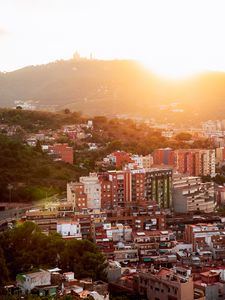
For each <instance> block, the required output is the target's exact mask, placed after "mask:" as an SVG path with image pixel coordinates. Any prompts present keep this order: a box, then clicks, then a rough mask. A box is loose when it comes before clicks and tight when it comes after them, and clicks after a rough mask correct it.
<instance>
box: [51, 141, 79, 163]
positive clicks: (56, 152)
mask: <svg viewBox="0 0 225 300" xmlns="http://www.w3.org/2000/svg"><path fill="white" fill-rule="evenodd" d="M48 150H49V154H51V155H53V156H54V159H55V160H62V161H64V162H66V163H69V164H73V148H72V147H69V145H68V144H67V143H64V144H59V143H58V144H54V145H52V146H51V145H49V147H48Z"/></svg>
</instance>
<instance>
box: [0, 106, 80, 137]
mask: <svg viewBox="0 0 225 300" xmlns="http://www.w3.org/2000/svg"><path fill="white" fill-rule="evenodd" d="M83 120H85V118H84V117H82V116H81V113H80V112H73V113H67V111H62V112H57V113H50V112H44V111H32V110H18V109H0V123H3V124H7V125H11V126H12V125H14V126H20V127H21V129H22V131H23V130H24V131H25V132H38V131H39V130H44V129H53V130H54V129H59V128H60V127H61V126H62V125H64V124H75V123H80V122H82V121H83Z"/></svg>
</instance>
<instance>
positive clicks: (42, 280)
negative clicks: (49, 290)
mask: <svg viewBox="0 0 225 300" xmlns="http://www.w3.org/2000/svg"><path fill="white" fill-rule="evenodd" d="M16 283H17V286H18V287H19V288H20V289H21V291H22V293H24V294H25V293H26V292H28V293H29V292H30V291H31V290H32V289H33V288H35V287H37V286H38V287H40V286H48V285H51V273H50V272H48V271H45V270H40V271H38V272H31V273H26V274H18V275H17V276H16Z"/></svg>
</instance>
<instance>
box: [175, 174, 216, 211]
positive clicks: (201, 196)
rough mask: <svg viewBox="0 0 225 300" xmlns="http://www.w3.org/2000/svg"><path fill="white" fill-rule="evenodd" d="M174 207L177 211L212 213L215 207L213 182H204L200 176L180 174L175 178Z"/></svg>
mask: <svg viewBox="0 0 225 300" xmlns="http://www.w3.org/2000/svg"><path fill="white" fill-rule="evenodd" d="M172 194H173V209H174V211H175V212H177V213H189V212H198V211H199V212H205V213H211V212H213V211H214V208H215V189H214V183H213V182H207V183H202V181H201V178H200V177H194V176H192V177H191V176H180V175H176V176H174V178H173V192H172Z"/></svg>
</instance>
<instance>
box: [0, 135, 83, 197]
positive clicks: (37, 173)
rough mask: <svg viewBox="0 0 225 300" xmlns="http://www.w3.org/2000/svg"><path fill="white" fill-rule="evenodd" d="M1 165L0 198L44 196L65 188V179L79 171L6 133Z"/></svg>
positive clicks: (0, 147) (2, 139)
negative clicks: (54, 160) (55, 160)
mask: <svg viewBox="0 0 225 300" xmlns="http://www.w3.org/2000/svg"><path fill="white" fill-rule="evenodd" d="M0 169H1V176H0V202H1V201H3V202H4V201H14V202H16V201H22V202H23V201H33V200H38V199H41V198H45V197H47V196H50V195H52V194H54V193H59V192H61V191H64V190H65V187H66V183H67V182H68V181H69V180H75V179H76V178H77V175H78V173H77V172H76V168H75V167H74V166H71V165H69V164H66V163H63V162H53V161H52V160H51V159H50V158H49V157H48V156H47V155H45V154H43V153H40V152H39V151H38V150H37V149H35V148H31V147H29V146H27V145H24V144H23V143H22V142H21V141H20V140H17V139H15V138H13V139H12V138H9V137H6V136H3V135H0ZM9 185H10V186H11V187H12V189H11V195H10V191H9Z"/></svg>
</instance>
